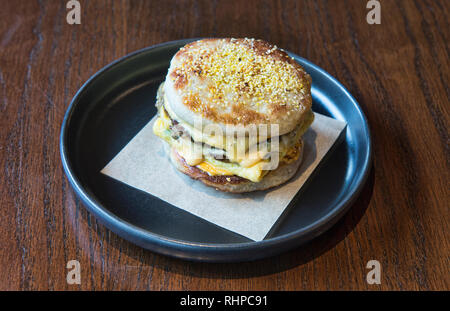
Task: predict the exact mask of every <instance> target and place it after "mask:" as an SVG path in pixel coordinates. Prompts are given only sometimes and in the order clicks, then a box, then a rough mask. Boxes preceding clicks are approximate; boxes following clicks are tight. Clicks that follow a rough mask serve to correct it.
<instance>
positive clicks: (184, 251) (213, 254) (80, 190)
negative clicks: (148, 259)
mask: <svg viewBox="0 0 450 311" xmlns="http://www.w3.org/2000/svg"><path fill="white" fill-rule="evenodd" d="M200 39H203V38H188V39H180V40H174V41H167V42H162V43H159V44H156V45H152V46H148V47H145V48H142V49H139V50H136V51H134V52H131V53H128V54H126V55H124V56H122V57H120V58H119V59H117V60H114V61H112V62H111V63H109V64H107V65H106V66H104V67H103V68H101V69H100V70H98V71H97V72H96V73H94V74H93V75H92V76H91V77H90V78H89V79H88V80H87V81H86V82H85V83H83V85H82V86H81V87H80V88H79V89H78V91H77V92H76V93H75V95H74V96H73V98H72V100H71V102H70V104H69V106H68V108H67V110H66V112H65V114H64V119H63V122H62V125H61V132H60V140H59V148H60V155H61V161H62V165H63V169H64V172H65V173H66V176H67V179H68V180H69V183H70V185H71V186H72V188H73V189H74V190H75V193H76V194H77V196H78V197H79V198H80V199H81V201H82V202H83V203H84V205H85V207H86V208H87V209H88V210H89V212H91V213H92V214H93V215H94V216H96V218H97V219H98V220H100V222H102V223H103V224H104V225H105V226H106V227H107V228H108V229H109V230H111V231H113V232H115V233H117V234H118V235H119V236H121V237H123V238H124V239H126V240H128V241H130V242H131V243H133V244H137V245H139V246H141V247H143V248H145V249H149V250H151V251H155V252H158V253H161V254H164V255H169V256H172V257H178V258H182V259H190V260H200V261H212V262H219V261H242V260H245V258H250V260H253V259H258V258H262V257H266V256H265V255H261V254H260V255H259V256H258V255H257V256H251V253H248V252H252V251H255V250H257V249H259V250H262V249H269V248H270V247H271V246H274V245H283V246H284V249H283V247H280V249H282V251H283V250H287V248H292V247H295V246H300V245H301V244H302V243H303V242H306V241H307V240H310V239H311V238H313V237H314V236H317V235H319V234H321V233H323V232H325V231H327V230H328V229H329V228H330V227H331V226H332V225H333V224H335V223H336V221H337V220H338V219H339V218H340V216H341V215H343V214H345V213H346V212H347V211H348V209H349V208H350V206H351V204H352V203H353V202H354V201H355V199H356V198H357V197H358V195H359V193H360V192H361V190H362V188H363V186H364V185H365V183H366V181H367V178H368V176H369V173H370V169H371V163H372V139H371V134H370V127H369V123H368V121H367V118H366V116H365V114H364V112H363V110H362V109H361V107H360V106H359V104H358V102H357V101H356V99H355V98H354V97H353V96H352V95H351V94H350V92H349V91H348V90H347V89H346V88H345V87H344V86H343V85H342V84H341V83H340V82H339V81H338V80H337V79H336V78H334V77H333V76H331V75H330V74H329V73H328V72H326V71H325V70H324V69H322V68H321V67H319V66H317V65H315V64H314V63H312V62H310V61H309V60H307V59H305V58H303V57H301V56H298V55H297V54H295V53H292V52H288V51H286V52H288V53H289V55H290V56H292V57H294V59H296V60H300V61H301V62H304V63H306V64H307V65H308V66H310V67H312V68H314V70H317V71H318V72H319V73H320V74H321V75H323V76H325V77H326V78H327V79H328V80H330V81H331V82H332V83H333V84H335V85H336V86H337V87H338V88H339V90H341V91H342V92H343V93H344V94H345V95H346V96H347V98H348V100H350V102H351V103H352V105H353V106H354V108H355V109H356V111H357V112H358V114H359V116H360V117H361V119H362V120H363V125H364V127H363V128H364V132H365V134H366V135H365V138H366V140H367V143H368V145H367V148H366V149H365V150H367V151H366V154H365V157H364V161H363V173H362V174H359V176H357V180H356V181H354V183H355V184H356V186H354V187H353V188H352V189H351V191H349V192H347V193H345V194H344V196H343V198H342V199H340V200H339V202H338V203H337V204H335V205H334V206H333V208H332V209H331V210H330V211H329V212H328V213H327V214H325V215H324V216H322V217H321V218H320V219H318V220H317V221H315V222H313V223H311V224H309V225H307V226H305V227H303V228H300V229H297V230H294V231H291V232H289V233H286V234H283V235H280V236H275V237H270V238H268V239H265V240H261V241H246V242H239V243H206V242H193V241H186V240H180V239H175V238H170V237H167V236H164V235H161V234H158V233H154V232H151V231H148V230H146V229H143V228H140V227H138V226H135V225H134V224H132V223H129V222H128V221H126V220H124V219H122V218H120V217H118V216H116V215H115V214H114V213H112V212H110V211H109V210H108V209H107V208H106V207H105V206H104V205H103V204H102V203H100V202H98V201H97V200H96V199H95V198H91V197H90V195H89V193H88V191H86V189H85V188H84V186H83V184H82V183H81V182H80V180H79V179H78V178H77V176H75V174H74V172H73V169H72V165H71V162H70V159H69V155H68V151H67V148H66V144H67V136H68V125H69V122H70V119H71V116H72V114H73V111H74V110H75V109H76V106H77V103H78V99H79V98H80V96H81V95H82V94H83V93H84V92H85V91H86V89H87V88H88V87H89V86H90V84H91V83H93V82H94V81H95V80H96V79H98V78H99V77H100V76H101V75H102V74H104V73H105V72H106V71H108V70H110V69H112V68H113V67H115V66H116V65H118V64H120V63H121V62H123V61H125V60H128V59H130V58H132V57H136V56H138V55H140V54H142V53H146V52H148V51H151V50H155V49H158V48H169V47H173V46H176V45H180V47H181V46H183V45H185V44H187V43H189V42H192V41H195V40H200ZM158 199H159V198H158ZM321 228H323V230H320V229H321ZM314 234H315V235H314ZM308 237H310V238H308ZM302 239H303V240H304V241H302ZM148 245H151V246H154V247H148ZM155 247H156V248H155ZM244 250H245V251H247V256H243V258H241V257H242V256H241V257H240V256H237V257H238V258H237V260H234V259H233V257H235V256H236V252H238V251H244ZM199 252H200V253H199ZM201 252H208V254H206V255H205V254H204V253H203V254H201ZM223 253H227V254H228V255H229V256H227V257H226V258H225V259H226V260H221V258H217V255H220V254H223ZM260 253H261V252H260ZM276 253H278V252H276ZM274 254H275V253H274ZM274 254H272V255H274ZM253 257H255V258H253Z"/></svg>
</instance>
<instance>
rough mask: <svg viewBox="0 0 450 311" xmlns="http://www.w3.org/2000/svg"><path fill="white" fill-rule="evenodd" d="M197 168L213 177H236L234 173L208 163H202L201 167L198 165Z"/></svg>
mask: <svg viewBox="0 0 450 311" xmlns="http://www.w3.org/2000/svg"><path fill="white" fill-rule="evenodd" d="M197 167H198V168H199V169H201V170H203V171H205V172H207V173H208V174H209V175H211V176H217V175H221V176H226V175H234V174H233V173H232V172H230V171H227V170H224V169H220V168H218V167H215V166H214V165H212V164H210V163H209V162H207V161H203V162H202V163H200V164H199V165H197Z"/></svg>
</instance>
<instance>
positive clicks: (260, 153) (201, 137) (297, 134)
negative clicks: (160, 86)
mask: <svg viewBox="0 0 450 311" xmlns="http://www.w3.org/2000/svg"><path fill="white" fill-rule="evenodd" d="M164 108H165V109H166V110H167V112H168V114H169V115H170V116H171V117H172V119H175V120H177V121H178V122H179V123H180V125H181V126H182V127H183V128H184V129H185V130H186V131H187V132H188V133H189V135H190V136H191V137H192V139H193V140H194V141H196V142H203V143H205V144H208V145H210V146H213V147H215V148H218V149H223V150H225V155H226V157H227V158H228V159H229V160H230V161H231V162H236V163H239V165H240V166H241V167H252V166H254V165H255V164H256V163H258V162H260V161H262V160H263V159H265V158H267V157H268V154H269V153H270V150H271V144H270V143H266V139H264V140H263V141H262V142H260V143H259V144H258V145H257V146H254V145H253V146H252V148H250V147H249V139H248V137H242V138H234V137H230V136H224V135H210V134H208V133H205V132H203V131H202V130H200V129H197V128H195V127H194V126H192V125H190V124H188V123H186V122H183V120H181V119H179V118H178V117H177V116H176V115H175V113H174V112H173V110H172V109H171V108H170V105H169V104H168V101H167V98H166V96H164ZM161 111H162V113H161ZM160 114H161V115H164V117H165V118H167V120H169V122H170V119H169V118H168V116H166V114H165V112H164V109H160ZM313 121H314V114H313V113H312V111H310V112H309V113H308V115H307V116H306V118H305V119H304V121H303V122H302V123H301V124H299V125H298V126H297V128H296V129H295V130H294V131H292V132H290V133H288V134H286V135H283V136H281V137H280V140H279V144H278V152H279V158H280V159H281V158H283V156H284V155H285V154H286V152H287V151H288V150H289V149H290V148H291V147H292V146H293V145H294V144H295V143H297V142H298V141H299V140H300V138H301V137H302V135H303V134H304V133H305V132H306V130H307V129H308V128H309V126H310V125H311V123H312V122H313ZM212 134H214V133H212ZM258 139H259V140H261V139H262V138H261V137H258Z"/></svg>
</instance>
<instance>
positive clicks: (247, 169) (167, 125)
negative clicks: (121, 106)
mask: <svg viewBox="0 0 450 311" xmlns="http://www.w3.org/2000/svg"><path fill="white" fill-rule="evenodd" d="M157 107H158V119H157V120H156V121H155V123H154V126H153V131H154V133H155V134H156V135H157V136H159V137H160V138H162V139H163V140H165V141H166V142H167V143H168V144H169V145H170V146H171V147H172V148H174V149H175V150H176V151H177V153H178V154H179V155H180V156H181V157H182V158H183V159H184V161H185V162H186V164H187V165H189V166H192V167H196V168H198V169H200V170H201V171H203V172H206V173H207V174H208V175H210V176H238V177H241V178H244V179H247V180H250V181H252V182H259V181H261V179H262V178H263V177H264V176H265V175H266V174H267V173H268V172H270V171H269V170H267V164H268V163H269V162H270V160H271V158H272V157H273V156H274V155H275V153H276V156H277V157H278V159H279V160H278V163H277V165H278V166H279V165H282V164H288V163H291V162H293V161H295V160H297V159H298V157H299V152H298V150H299V148H300V146H301V144H302V140H301V137H302V135H303V134H304V133H305V132H306V130H307V129H308V128H309V126H310V125H311V123H312V122H313V120H314V114H313V113H312V111H309V112H308V113H306V114H305V117H304V118H303V119H302V120H301V122H300V123H299V124H298V125H297V127H296V128H295V129H294V130H293V131H291V132H289V133H287V134H284V135H281V136H277V137H264V136H258V137H257V138H256V141H255V142H254V141H253V140H252V139H250V138H249V137H248V136H243V137H235V136H233V135H231V136H227V135H224V134H219V135H216V133H214V132H213V133H205V132H204V131H203V130H202V129H201V128H196V127H194V126H193V125H191V124H189V123H187V122H184V121H183V120H181V119H180V118H179V117H178V116H177V115H175V113H174V112H173V110H172V109H171V108H170V104H169V102H168V100H167V98H166V96H165V95H164V92H163V87H160V89H159V91H158V97H157ZM274 139H277V140H278V144H276V143H274ZM253 143H256V145H254V144H253ZM242 150H243V151H244V152H241V151H242ZM275 168H276V167H275ZM271 169H274V168H273V167H272V168H271Z"/></svg>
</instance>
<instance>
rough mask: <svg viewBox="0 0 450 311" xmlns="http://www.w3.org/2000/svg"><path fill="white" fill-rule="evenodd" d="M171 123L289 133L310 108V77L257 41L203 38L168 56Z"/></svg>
mask: <svg viewBox="0 0 450 311" xmlns="http://www.w3.org/2000/svg"><path fill="white" fill-rule="evenodd" d="M164 89H165V93H166V96H167V98H168V103H169V105H170V107H169V108H170V109H168V110H169V113H171V114H172V115H171V117H172V118H173V119H175V120H178V121H181V122H186V123H188V124H195V123H196V122H200V120H201V123H202V125H203V126H207V125H211V124H213V125H219V126H220V127H222V130H223V131H224V133H229V131H230V130H231V131H232V132H233V131H239V130H247V129H248V127H249V126H254V125H259V124H266V125H272V124H277V125H278V126H279V134H278V135H283V134H286V133H288V132H291V131H293V130H294V129H295V128H296V127H297V125H298V124H299V123H300V122H302V120H303V118H305V117H306V116H307V114H308V112H310V109H311V103H312V99H311V94H310V89H311V78H310V76H309V75H308V74H307V73H306V72H305V71H304V69H303V68H302V67H301V66H300V65H299V64H298V63H297V62H296V61H295V60H293V59H292V58H291V57H290V56H289V55H288V54H287V53H286V52H284V51H283V50H281V49H279V48H277V47H276V46H273V45H271V44H269V43H267V42H265V41H262V40H255V39H246V38H245V39H230V38H225V39H204V40H199V41H195V42H192V43H190V44H188V45H186V46H184V47H183V48H181V49H180V51H178V53H176V55H175V56H174V57H173V59H172V61H171V64H170V68H169V71H168V74H167V77H166V80H165V85H164Z"/></svg>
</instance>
